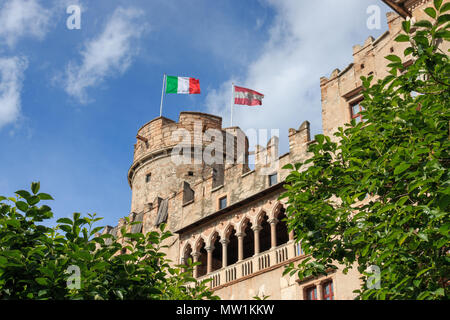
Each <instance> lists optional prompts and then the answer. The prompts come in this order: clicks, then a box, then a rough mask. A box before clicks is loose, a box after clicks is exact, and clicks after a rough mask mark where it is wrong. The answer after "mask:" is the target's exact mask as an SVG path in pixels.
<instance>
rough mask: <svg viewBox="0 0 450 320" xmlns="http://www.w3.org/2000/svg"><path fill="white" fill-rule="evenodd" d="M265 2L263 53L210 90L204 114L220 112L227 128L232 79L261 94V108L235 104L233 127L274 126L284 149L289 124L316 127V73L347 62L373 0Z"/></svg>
mask: <svg viewBox="0 0 450 320" xmlns="http://www.w3.org/2000/svg"><path fill="white" fill-rule="evenodd" d="M267 3H268V4H269V5H271V6H272V7H273V8H274V10H275V12H276V17H275V19H274V22H273V24H272V26H271V27H270V29H269V40H268V42H267V43H265V44H264V49H263V52H262V54H261V55H259V56H257V57H255V59H254V61H253V62H252V63H251V64H250V65H249V66H248V67H247V68H246V69H245V70H244V72H243V74H241V75H239V76H235V77H233V79H230V80H228V81H226V82H225V83H224V84H223V85H222V86H221V87H220V88H218V89H217V90H213V91H212V92H210V93H209V94H208V96H207V97H206V104H207V108H208V112H211V113H214V114H219V115H221V116H222V117H223V118H224V125H225V126H227V125H228V124H229V118H230V111H229V110H230V95H231V82H232V81H234V82H235V83H237V84H239V85H243V86H247V87H249V88H252V89H254V90H257V91H259V92H261V93H263V94H264V95H265V99H264V100H263V107H257V108H248V107H239V106H236V107H235V108H234V111H235V112H234V115H233V118H234V120H233V122H234V123H233V125H239V126H240V127H241V128H243V129H247V128H268V129H271V128H279V129H280V135H281V136H280V139H281V143H282V147H283V145H284V149H286V146H287V130H288V128H290V127H292V128H298V127H299V126H300V124H301V123H302V122H303V121H304V120H309V121H310V122H311V125H312V131H313V134H317V133H318V132H319V131H320V130H321V98H320V85H319V81H320V77H321V76H329V75H330V73H331V71H332V70H333V69H335V68H337V67H339V68H341V69H342V68H343V67H346V66H347V65H348V64H349V63H350V62H352V46H353V45H355V44H356V43H358V41H363V39H365V38H366V37H367V36H369V34H370V33H371V30H368V29H367V28H366V19H367V15H366V8H367V6H368V5H369V4H371V3H373V1H371V0H364V1H360V0H355V1H345V4H343V2H342V1H336V0H321V1H296V0H286V1H279V0H267ZM379 32H381V31H379ZM283 140H284V141H283ZM284 151H286V150H284Z"/></svg>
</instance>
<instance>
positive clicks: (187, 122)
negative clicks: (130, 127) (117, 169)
mask: <svg viewBox="0 0 450 320" xmlns="http://www.w3.org/2000/svg"><path fill="white" fill-rule="evenodd" d="M218 135H219V137H218ZM136 139H137V142H136V144H135V145H134V159H133V164H132V165H131V167H130V169H129V170H128V183H129V185H130V187H131V190H132V200H131V211H132V212H136V213H141V212H146V211H149V210H151V208H152V207H155V206H156V205H157V203H155V201H158V198H159V199H166V198H169V197H172V196H173V195H175V194H176V193H177V192H180V190H183V185H184V184H185V183H188V184H190V185H194V184H196V183H197V182H200V181H201V180H204V179H206V178H207V177H211V174H212V173H213V172H217V171H220V170H223V168H224V166H223V164H224V163H225V159H226V158H227V154H228V159H236V155H235V152H234V150H235V149H234V148H233V149H231V148H228V149H231V150H227V147H226V144H227V141H228V144H229V142H230V140H233V141H235V140H234V139H235V137H234V136H233V135H232V134H231V133H227V131H226V130H224V129H222V118H220V117H217V116H214V115H209V114H205V113H199V112H182V113H180V116H179V120H178V122H175V121H173V120H170V119H167V118H164V117H159V118H156V119H154V120H152V121H150V122H148V123H147V124H145V125H144V126H142V127H141V128H140V129H139V130H138V133H137V136H136ZM212 142H214V143H217V145H219V144H222V148H219V149H222V150H223V152H220V150H219V151H218V150H217V149H215V150H214V151H213V152H212V154H213V155H214V158H215V159H218V158H221V159H222V160H223V161H222V164H220V163H211V161H208V159H209V158H208V157H206V158H205V155H206V154H211V144H212ZM189 150H190V151H191V152H190V153H189V152H187V151H189ZM227 152H228V153H227ZM174 155H175V156H176V155H181V156H182V159H183V161H182V162H181V163H180V161H179V160H180V157H178V158H174ZM205 160H206V161H205ZM219 174H220V172H219ZM222 176H223V172H222Z"/></svg>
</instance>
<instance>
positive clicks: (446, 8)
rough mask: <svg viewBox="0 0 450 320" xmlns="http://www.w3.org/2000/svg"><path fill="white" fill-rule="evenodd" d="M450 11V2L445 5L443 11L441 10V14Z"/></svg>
mask: <svg viewBox="0 0 450 320" xmlns="http://www.w3.org/2000/svg"><path fill="white" fill-rule="evenodd" d="M449 10H450V2H447V3H445V4H444V5H443V6H442V7H441V9H439V12H440V13H444V12H447V11H449Z"/></svg>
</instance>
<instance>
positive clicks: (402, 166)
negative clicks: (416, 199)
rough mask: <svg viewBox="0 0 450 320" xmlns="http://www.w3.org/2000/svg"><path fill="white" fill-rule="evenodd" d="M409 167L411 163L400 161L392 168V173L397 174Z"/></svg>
mask: <svg viewBox="0 0 450 320" xmlns="http://www.w3.org/2000/svg"><path fill="white" fill-rule="evenodd" d="M409 167H411V165H410V164H409V163H402V164H400V165H399V166H397V167H396V168H395V170H394V174H395V175H398V174H400V173H402V172H404V171H406V170H408V169H409Z"/></svg>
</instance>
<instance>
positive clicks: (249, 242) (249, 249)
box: [242, 219, 255, 260]
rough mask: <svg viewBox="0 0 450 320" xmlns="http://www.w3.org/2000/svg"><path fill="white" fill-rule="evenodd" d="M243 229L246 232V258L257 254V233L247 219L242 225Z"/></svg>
mask: <svg viewBox="0 0 450 320" xmlns="http://www.w3.org/2000/svg"><path fill="white" fill-rule="evenodd" d="M242 231H243V232H244V233H245V237H244V260H245V259H247V258H250V257H252V256H253V255H254V254H255V235H254V233H253V230H252V224H251V222H250V220H248V219H247V220H246V221H245V222H244V224H243V226H242Z"/></svg>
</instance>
